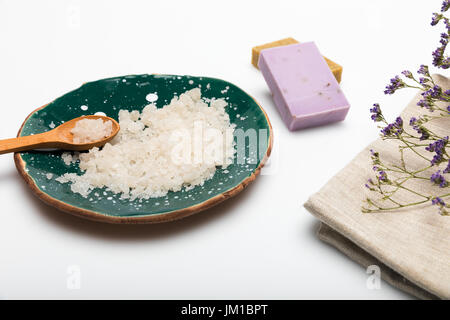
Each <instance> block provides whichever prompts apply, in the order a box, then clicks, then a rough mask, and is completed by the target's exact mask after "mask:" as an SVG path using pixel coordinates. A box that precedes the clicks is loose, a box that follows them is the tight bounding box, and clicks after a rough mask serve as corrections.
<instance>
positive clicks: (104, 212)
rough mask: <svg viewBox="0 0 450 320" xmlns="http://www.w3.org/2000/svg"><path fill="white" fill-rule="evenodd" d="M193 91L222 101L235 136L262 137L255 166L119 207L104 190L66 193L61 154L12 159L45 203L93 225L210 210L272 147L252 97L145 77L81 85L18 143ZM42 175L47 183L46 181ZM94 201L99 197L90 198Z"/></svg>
mask: <svg viewBox="0 0 450 320" xmlns="http://www.w3.org/2000/svg"><path fill="white" fill-rule="evenodd" d="M198 86H201V89H202V96H203V97H206V98H213V97H216V98H220V97H224V98H225V99H226V100H227V102H228V103H229V106H228V107H227V108H226V110H227V112H228V113H229V115H230V119H231V122H232V123H235V124H236V126H237V127H236V128H237V129H242V130H243V132H249V131H247V130H249V129H250V130H257V132H264V130H265V132H267V135H265V136H264V135H261V136H260V137H259V139H260V141H259V142H258V145H259V147H258V151H257V152H258V154H259V157H258V158H257V161H256V162H255V161H253V162H254V163H251V162H252V161H245V162H244V163H242V161H239V162H240V163H237V162H238V161H235V163H234V164H232V165H231V166H229V167H228V168H227V169H226V170H222V169H218V170H217V171H216V174H215V175H214V177H213V178H212V179H210V180H208V181H206V182H205V184H204V185H203V186H197V187H195V188H194V189H192V190H189V191H185V190H182V191H179V192H169V193H168V194H167V196H165V197H161V198H154V199H149V200H143V201H141V202H140V201H139V200H135V201H128V200H120V199H119V197H118V195H113V194H112V193H110V192H108V191H107V190H105V189H97V190H94V192H92V193H91V195H92V197H88V198H83V197H82V196H81V195H79V194H75V193H73V192H71V190H70V185H68V184H61V183H59V182H57V181H55V178H56V177H58V176H60V175H62V174H63V173H66V172H77V173H81V171H80V169H79V167H78V164H77V163H75V164H72V165H70V166H67V165H65V164H64V162H63V161H62V159H61V152H60V151H55V152H42V151H32V152H23V153H16V154H15V156H14V159H15V163H16V166H17V169H18V170H19V172H20V174H21V175H22V176H23V177H24V178H25V181H26V182H27V184H28V185H29V186H30V188H31V189H32V190H33V191H34V193H35V194H36V195H37V196H38V197H39V198H41V199H42V200H43V201H44V202H46V203H48V204H50V205H52V206H55V207H57V208H59V209H61V210H63V211H66V212H69V213H72V214H75V215H78V216H81V217H84V218H88V219H92V220H97V221H105V222H111V223H152V222H164V221H170V220H174V219H178V218H182V217H185V216H188V215H191V214H193V213H196V212H199V211H201V210H204V209H206V208H209V207H211V206H213V205H215V204H217V203H219V202H221V201H223V200H226V199H227V198H229V197H231V196H233V195H235V194H236V193H238V192H239V191H241V190H242V189H243V188H244V187H246V186H247V185H248V184H249V183H250V182H251V181H253V180H254V179H255V177H256V176H257V175H258V173H259V171H260V169H261V168H262V166H263V165H264V162H265V161H266V160H267V157H268V156H269V155H270V150H271V147H272V139H273V138H272V128H271V125H270V122H269V119H268V118H267V115H266V113H265V112H264V110H263V109H262V108H261V107H260V106H259V105H258V103H257V102H256V101H255V100H254V99H253V98H252V97H251V96H249V95H248V94H247V93H245V92H244V91H243V90H241V89H240V88H238V87H236V86H235V85H233V84H231V83H229V82H226V81H223V80H220V79H214V78H207V77H192V76H176V75H147V74H145V75H130V76H123V77H116V78H109V79H102V80H98V81H94V82H89V83H85V84H83V85H82V86H81V87H80V88H78V89H76V90H74V91H71V92H69V93H67V94H65V95H63V96H62V97H60V98H58V99H56V100H54V101H53V102H51V103H49V104H47V105H45V106H44V107H42V108H39V109H37V110H36V111H34V112H33V113H31V114H30V115H29V116H28V118H27V119H26V120H25V122H24V123H23V125H22V127H21V129H20V131H19V133H18V135H19V136H25V135H30V134H36V133H40V132H45V131H48V130H50V127H51V126H53V124H54V125H59V124H61V123H62V122H63V121H67V120H70V119H73V118H75V117H79V116H82V115H87V114H94V113H96V112H103V113H105V114H106V115H107V116H109V117H112V118H114V119H116V120H117V118H118V112H119V110H120V109H127V110H142V108H144V107H145V106H146V105H147V104H148V103H149V102H148V101H147V100H146V96H147V95H148V94H149V93H155V92H156V93H157V95H158V100H157V101H156V104H157V106H158V107H163V106H164V105H165V104H166V103H168V102H170V100H171V99H172V97H173V96H174V95H176V94H180V93H183V92H185V91H186V90H189V89H191V88H194V87H198ZM236 132H237V131H236ZM241 132H242V131H241ZM261 137H262V138H261ZM235 139H237V136H236V135H235ZM245 148H246V149H247V150H246V152H247V154H248V152H251V150H249V149H250V148H249V145H246V146H245ZM247 160H248V159H247ZM49 173H50V174H51V175H52V177H51V178H50V179H48V176H49V175H48V174H49ZM94 193H98V195H99V196H98V197H97V196H94Z"/></svg>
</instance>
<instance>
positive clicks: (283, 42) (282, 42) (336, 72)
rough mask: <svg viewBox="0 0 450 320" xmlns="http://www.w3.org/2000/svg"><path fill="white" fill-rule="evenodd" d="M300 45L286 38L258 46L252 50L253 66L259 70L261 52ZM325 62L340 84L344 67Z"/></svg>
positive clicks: (328, 61) (326, 59)
mask: <svg viewBox="0 0 450 320" xmlns="http://www.w3.org/2000/svg"><path fill="white" fill-rule="evenodd" d="M297 43H299V42H298V41H297V40H295V39H294V38H285V39H281V40H278V41H274V42H270V43H266V44H263V45H261V46H256V47H253V48H252V64H253V65H254V66H255V68H258V60H259V54H260V53H261V50H264V49H269V48H274V47H281V46H287V45H290V44H297ZM323 58H324V59H325V61H326V62H327V64H328V67H329V68H330V70H331V72H333V74H334V76H335V78H336V80H337V81H338V82H341V77H342V66H340V65H339V64H337V63H336V62H333V61H331V60H330V59H328V58H326V57H323Z"/></svg>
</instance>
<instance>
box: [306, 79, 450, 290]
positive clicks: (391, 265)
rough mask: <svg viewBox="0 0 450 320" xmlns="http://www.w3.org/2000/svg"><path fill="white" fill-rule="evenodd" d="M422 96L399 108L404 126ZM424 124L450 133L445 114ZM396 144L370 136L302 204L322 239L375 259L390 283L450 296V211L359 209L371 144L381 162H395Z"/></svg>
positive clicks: (447, 83)
mask: <svg viewBox="0 0 450 320" xmlns="http://www.w3.org/2000/svg"><path fill="white" fill-rule="evenodd" d="M433 78H434V81H435V82H436V83H437V84H438V85H440V86H441V87H442V88H443V89H444V90H447V89H449V88H450V79H448V78H446V77H444V76H441V75H434V76H433ZM420 97H421V96H420V94H417V96H416V97H415V98H414V99H413V100H412V101H411V102H410V103H409V105H408V106H407V107H406V109H405V110H404V111H403V112H402V117H403V119H404V121H405V127H407V123H408V122H409V119H410V118H411V117H412V116H415V117H418V115H420V114H425V113H427V112H426V111H424V110H423V109H422V108H420V107H418V106H417V102H418V101H419V99H420ZM443 106H444V107H446V105H443ZM427 126H428V127H429V128H430V129H431V130H432V131H433V132H436V133H437V134H439V135H441V136H448V135H450V126H449V122H448V119H447V120H446V119H444V120H433V121H432V122H429V123H428V124H427ZM398 146H399V145H398V143H397V142H396V141H394V140H385V141H383V140H381V138H380V139H378V140H376V141H374V142H373V143H371V144H370V145H369V146H368V147H367V148H365V149H364V150H363V151H362V152H361V153H359V154H358V155H357V156H356V157H355V158H354V159H353V160H352V161H351V162H350V163H349V164H348V165H347V166H346V167H345V168H344V169H342V170H341V171H340V172H339V173H338V174H337V175H336V176H334V177H333V178H332V179H331V180H330V181H329V182H328V183H327V184H326V185H325V186H324V187H322V189H321V190H320V191H319V192H317V193H316V194H314V195H312V196H311V197H310V198H309V199H308V201H307V202H306V203H305V204H304V206H305V208H306V209H307V210H308V211H309V212H311V214H313V215H314V216H316V217H317V218H318V219H319V220H320V221H321V226H320V228H319V230H318V237H319V238H320V239H321V240H323V241H325V242H327V243H329V244H331V245H332V246H334V247H336V248H337V249H338V250H340V251H342V252H343V253H344V254H346V255H347V256H348V257H350V258H351V259H353V260H355V261H356V262H357V263H359V264H361V265H362V266H364V267H367V266H369V265H378V266H379V267H380V270H381V277H382V279H384V280H385V281H387V282H388V283H391V284H392V285H394V286H396V287H398V288H399V289H401V290H404V291H406V292H408V293H410V294H412V295H414V296H416V297H418V298H421V299H438V298H440V299H450V216H441V215H440V214H439V213H438V208H437V207H436V206H433V205H431V203H429V202H428V203H426V204H423V205H420V206H414V207H408V208H403V209H401V210H395V211H387V212H383V213H380V212H375V213H362V211H361V208H362V205H363V200H364V199H366V197H367V196H368V195H369V196H371V197H372V198H373V197H374V196H375V195H374V193H371V192H370V191H369V190H368V189H367V188H365V187H364V185H365V183H366V182H367V180H368V179H369V178H371V177H372V178H373V171H372V162H371V159H370V151H369V150H370V149H373V150H376V151H378V152H379V153H380V156H381V158H382V160H383V161H385V162H388V163H389V162H392V163H395V162H396V163H398V158H399V152H398ZM428 156H430V153H428ZM405 161H406V163H407V165H409V166H410V167H412V168H414V167H415V166H417V168H420V167H423V166H424V161H425V160H422V159H421V158H420V157H417V156H415V155H414V154H412V153H405ZM434 171H436V168H434ZM430 172H433V171H430ZM410 187H411V188H415V189H416V190H421V191H423V192H425V193H427V191H428V192H430V190H431V189H432V188H436V187H434V186H432V184H431V182H428V181H425V180H423V181H420V182H415V181H414V182H412V183H411V184H410ZM433 190H435V189H433ZM402 200H403V201H404V202H409V201H411V200H417V196H414V195H410V194H402Z"/></svg>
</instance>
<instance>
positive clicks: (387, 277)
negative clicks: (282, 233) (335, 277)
mask: <svg viewBox="0 0 450 320" xmlns="http://www.w3.org/2000/svg"><path fill="white" fill-rule="evenodd" d="M317 237H318V238H319V239H320V240H321V241H323V242H325V243H327V244H329V245H331V246H332V247H334V248H336V249H337V250H339V251H341V252H342V253H343V254H344V255H346V256H347V257H348V258H350V259H351V260H353V261H355V262H356V263H358V264H359V265H361V266H362V267H364V268H366V269H367V267H368V266H371V265H376V266H378V267H379V268H380V271H381V279H383V280H384V281H386V282H387V283H389V284H390V285H392V286H394V287H396V288H398V289H400V290H402V291H404V292H406V293H408V294H410V295H412V296H415V297H417V298H419V299H423V300H439V299H440V298H439V297H437V296H435V295H433V294H431V293H429V292H428V291H426V290H424V289H422V288H420V287H419V286H417V285H415V284H414V283H412V282H411V281H409V280H408V279H406V278H405V277H403V276H402V275H400V274H399V273H397V272H396V271H394V270H393V269H391V268H389V267H388V266H387V265H385V264H384V263H382V262H381V261H379V260H378V259H377V258H375V257H374V256H372V255H371V254H369V253H368V252H367V251H365V250H363V249H362V248H361V247H359V246H357V245H356V244H355V243H354V242H352V241H351V240H349V239H348V238H346V237H344V236H343V235H341V234H340V233H339V232H338V231H336V230H334V229H333V228H331V227H330V226H329V225H327V224H325V223H323V222H320V226H319V229H318V230H317Z"/></svg>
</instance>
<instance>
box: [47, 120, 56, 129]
mask: <svg viewBox="0 0 450 320" xmlns="http://www.w3.org/2000/svg"><path fill="white" fill-rule="evenodd" d="M48 126H49V127H50V129H54V128H55V127H56V125H55V123H54V122H53V121H52V122H50V124H49V125H48Z"/></svg>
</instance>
